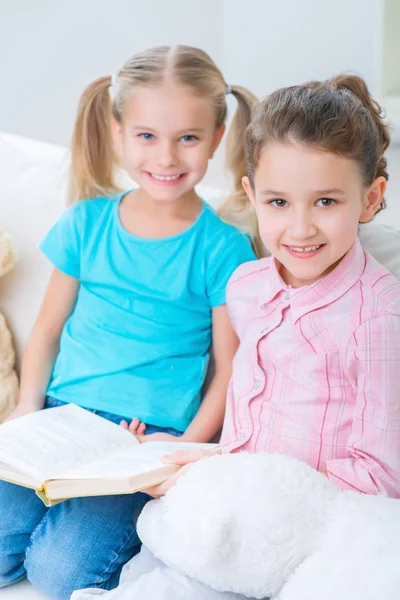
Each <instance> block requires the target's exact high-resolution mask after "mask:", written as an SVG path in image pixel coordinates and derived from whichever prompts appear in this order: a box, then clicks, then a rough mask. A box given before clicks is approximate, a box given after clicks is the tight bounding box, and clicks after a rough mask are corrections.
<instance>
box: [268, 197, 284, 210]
mask: <svg viewBox="0 0 400 600" xmlns="http://www.w3.org/2000/svg"><path fill="white" fill-rule="evenodd" d="M269 204H272V205H273V206H276V207H277V208H285V207H286V206H288V203H287V202H286V200H282V198H276V200H271V201H270V202H269Z"/></svg>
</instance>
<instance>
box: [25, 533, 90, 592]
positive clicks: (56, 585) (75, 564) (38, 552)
mask: <svg viewBox="0 0 400 600" xmlns="http://www.w3.org/2000/svg"><path fill="white" fill-rule="evenodd" d="M24 567H25V571H26V576H27V578H28V580H29V581H30V582H31V583H32V585H33V586H34V588H36V589H37V590H38V591H39V592H40V593H41V594H43V595H44V596H46V597H48V598H54V600H69V599H70V597H71V594H72V593H73V592H74V591H75V590H79V589H82V588H85V587H95V586H92V582H91V581H89V580H88V573H87V572H86V569H85V567H87V565H85V564H82V562H81V561H79V558H78V556H77V553H76V551H75V552H69V551H68V548H65V547H64V546H63V539H62V538H60V539H59V540H58V541H57V544H56V545H54V544H51V543H50V540H46V537H42V538H40V539H38V540H37V541H35V542H34V543H33V544H32V545H31V546H30V547H29V548H28V550H27V553H26V558H25V563H24Z"/></svg>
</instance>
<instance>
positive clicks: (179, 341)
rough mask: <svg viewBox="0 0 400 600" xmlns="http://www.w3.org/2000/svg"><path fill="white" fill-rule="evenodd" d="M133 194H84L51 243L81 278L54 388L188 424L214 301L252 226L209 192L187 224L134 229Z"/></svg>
mask: <svg viewBox="0 0 400 600" xmlns="http://www.w3.org/2000/svg"><path fill="white" fill-rule="evenodd" d="M123 196H124V194H118V195H116V196H115V197H112V198H96V199H89V200H83V201H80V202H78V203H76V204H74V205H73V206H71V207H70V208H69V209H68V210H67V211H66V212H65V213H64V214H63V215H62V216H61V218H60V219H59V221H58V222H57V223H56V224H55V225H54V226H53V228H52V229H51V230H50V231H49V233H48V234H47V236H46V237H45V239H44V240H43V242H42V243H41V246H40V247H41V250H42V251H43V252H44V254H45V255H46V256H47V257H48V258H49V260H50V261H51V262H52V263H53V265H54V266H55V267H56V268H57V269H59V270H60V271H62V272H63V273H66V274H67V275H70V276H71V277H76V278H78V279H79V281H80V286H79V291H78V296H77V301H76V305H75V307H74V310H73V312H72V314H71V315H70V317H69V318H68V320H67V321H66V323H65V326H64V328H63V331H62V334H61V339H60V351H59V354H58V356H57V358H56V361H55V364H54V369H53V373H52V377H51V381H50V384H49V386H48V389H47V394H48V395H49V396H52V397H54V398H56V399H58V400H61V401H62V402H74V403H75V404H78V405H80V406H83V407H85V408H92V409H97V410H102V411H106V412H111V413H115V414H117V415H121V416H125V417H135V416H136V417H138V418H139V419H140V420H141V421H143V422H145V423H149V424H152V425H158V426H161V427H174V428H175V429H178V430H180V431H184V430H185V429H186V428H187V426H188V425H189V423H190V422H191V421H192V419H193V417H194V416H195V414H196V412H197V410H198V408H199V404H200V401H201V388H202V385H203V382H204V378H205V374H206V370H207V365H208V360H209V348H210V344H211V326H212V319H211V316H212V315H211V310H212V308H213V307H215V306H219V305H221V304H224V303H225V287H226V284H227V282H228V279H229V278H230V276H231V274H232V273H233V271H234V270H235V269H236V267H238V266H239V265H240V264H241V263H243V262H245V261H249V260H253V259H254V258H255V256H254V253H253V251H252V249H251V247H250V242H249V238H248V236H246V235H245V234H243V233H241V232H239V231H238V230H237V229H236V228H235V227H232V226H231V225H228V224H226V223H224V222H223V221H221V220H220V219H219V217H218V216H217V215H216V214H215V212H214V211H213V210H212V209H211V208H210V207H209V206H208V205H207V204H206V203H205V202H203V206H202V210H201V213H200V215H199V217H198V218H197V220H196V221H195V222H194V223H193V224H192V225H191V226H190V227H189V228H188V229H187V230H186V231H184V232H182V233H180V234H178V235H174V236H172V237H167V238H162V239H147V238H141V237H137V236H135V235H132V234H131V233H129V232H128V231H126V229H124V227H123V226H122V223H121V221H120V218H119V204H120V201H121V199H122V197H123Z"/></svg>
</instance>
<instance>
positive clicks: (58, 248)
mask: <svg viewBox="0 0 400 600" xmlns="http://www.w3.org/2000/svg"><path fill="white" fill-rule="evenodd" d="M82 203H83V201H81V202H79V203H76V204H74V205H72V206H70V207H69V208H68V209H67V210H66V211H65V212H64V213H63V214H62V215H61V217H60V218H59V220H58V221H57V222H56V223H55V224H54V225H53V227H52V228H51V229H50V231H49V232H48V233H47V235H46V237H45V238H44V239H43V240H42V242H41V243H40V245H39V248H40V250H41V251H42V252H43V254H44V255H45V256H46V257H47V258H48V259H49V260H50V262H51V263H52V264H53V265H54V266H55V267H56V268H57V269H58V270H59V271H62V272H63V273H65V274H66V275H70V276H71V277H76V278H79V276H80V271H81V264H80V263H81V246H82V231H83V222H82V221H83V210H82Z"/></svg>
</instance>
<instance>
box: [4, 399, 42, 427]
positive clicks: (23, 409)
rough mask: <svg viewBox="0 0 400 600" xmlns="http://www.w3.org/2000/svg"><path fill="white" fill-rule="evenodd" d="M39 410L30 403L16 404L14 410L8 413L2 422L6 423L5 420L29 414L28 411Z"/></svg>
mask: <svg viewBox="0 0 400 600" xmlns="http://www.w3.org/2000/svg"><path fill="white" fill-rule="evenodd" d="M37 410H40V408H39V407H37V406H32V404H21V403H20V404H17V406H16V407H15V408H14V410H13V411H12V412H11V413H10V414H9V415H8V417H7V418H6V419H4V421H3V423H7V421H13V420H14V419H17V418H18V417H23V416H24V415H29V414H30V413H33V412H36V411H37Z"/></svg>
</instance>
